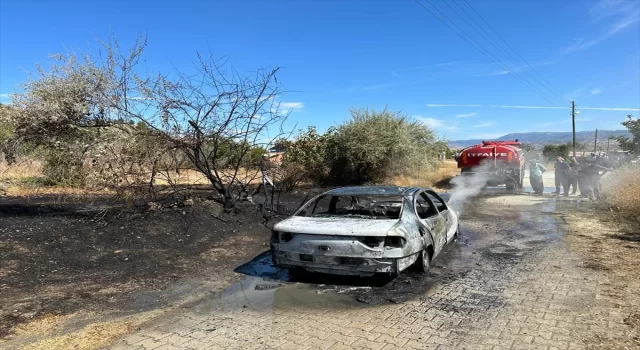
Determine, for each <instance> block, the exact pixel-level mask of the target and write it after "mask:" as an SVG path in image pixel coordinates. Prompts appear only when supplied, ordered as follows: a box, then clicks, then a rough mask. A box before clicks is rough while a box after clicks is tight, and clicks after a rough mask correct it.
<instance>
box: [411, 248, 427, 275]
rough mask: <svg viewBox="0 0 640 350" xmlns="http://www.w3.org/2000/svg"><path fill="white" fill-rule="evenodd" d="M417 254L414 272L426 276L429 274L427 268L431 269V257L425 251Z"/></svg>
mask: <svg viewBox="0 0 640 350" xmlns="http://www.w3.org/2000/svg"><path fill="white" fill-rule="evenodd" d="M418 254H419V256H418V260H416V265H415V266H416V270H417V271H418V272H420V273H422V274H427V273H428V272H429V268H430V267H431V256H430V255H429V252H428V251H427V250H426V249H425V250H423V251H421V252H420V253H418Z"/></svg>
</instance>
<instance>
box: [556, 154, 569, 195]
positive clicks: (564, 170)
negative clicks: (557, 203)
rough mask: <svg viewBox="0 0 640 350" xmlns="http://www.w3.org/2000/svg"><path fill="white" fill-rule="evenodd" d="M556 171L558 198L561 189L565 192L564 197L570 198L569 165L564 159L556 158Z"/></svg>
mask: <svg viewBox="0 0 640 350" xmlns="http://www.w3.org/2000/svg"><path fill="white" fill-rule="evenodd" d="M553 167H554V170H555V178H556V196H559V195H560V187H562V189H563V190H564V192H563V195H564V196H565V197H568V196H569V170H570V169H571V167H569V164H568V163H567V162H565V161H564V158H562V157H558V158H556V163H555V164H554V166H553Z"/></svg>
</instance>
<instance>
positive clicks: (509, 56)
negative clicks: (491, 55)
mask: <svg viewBox="0 0 640 350" xmlns="http://www.w3.org/2000/svg"><path fill="white" fill-rule="evenodd" d="M452 2H453V3H454V4H455V5H456V6H457V7H458V8H459V9H460V10H461V11H462V12H463V13H464V14H465V15H466V16H467V17H468V18H469V19H470V20H471V21H472V22H473V23H474V24H475V25H476V26H477V27H478V28H480V29H481V30H482V32H484V35H483V34H482V33H480V32H479V31H478V29H476V28H475V27H474V26H473V25H472V24H471V23H469V21H467V19H466V18H465V17H464V16H462V15H461V14H460V13H459V12H458V11H456V10H455V9H454V8H453V7H452V6H451V5H449V2H448V1H444V4H445V5H447V7H449V8H450V9H451V11H453V12H454V13H455V14H456V15H458V17H460V18H462V20H463V21H464V22H465V23H466V24H467V25H468V26H469V27H470V28H471V29H472V30H474V31H475V32H476V33H477V34H478V35H479V36H480V37H481V38H482V39H484V40H486V41H487V42H488V43H489V44H491V46H493V48H494V49H496V50H497V51H498V52H500V53H501V54H502V55H503V56H504V57H505V58H506V59H507V60H511V61H513V63H515V65H516V66H517V68H518V69H520V72H524V73H525V74H528V75H529V76H530V77H532V78H533V79H535V80H537V78H536V77H535V76H534V75H533V74H531V72H529V71H528V70H527V69H526V68H525V67H523V66H522V65H521V64H520V63H519V62H518V60H517V59H515V57H514V56H513V55H512V54H511V53H510V52H509V51H508V50H506V49H504V48H503V47H502V46H501V45H500V47H498V46H497V45H496V44H498V43H497V42H495V43H494V41H495V40H493V38H492V36H491V34H489V33H488V32H487V31H486V30H485V29H484V27H483V26H482V25H480V24H478V22H477V21H476V20H475V19H474V18H473V17H472V16H471V15H469V13H467V11H465V10H464V9H463V8H462V7H461V6H460V5H459V4H458V3H457V2H455V1H453V0H452ZM485 35H486V36H485ZM498 45H499V44H498ZM514 51H515V50H514ZM509 68H511V67H509ZM510 70H511V69H510ZM511 71H515V69H514V70H511ZM531 81H534V80H531ZM531 81H530V82H531ZM536 83H538V84H540V86H542V88H544V89H547V90H549V91H550V92H551V93H550V94H547V93H546V92H545V96H547V97H551V98H554V97H552V96H553V95H554V94H555V92H554V91H552V90H550V89H549V88H548V87H546V86H545V85H544V84H542V83H540V81H539V80H538V81H536ZM532 85H533V84H532ZM560 97H561V99H562V98H563V96H562V95H560Z"/></svg>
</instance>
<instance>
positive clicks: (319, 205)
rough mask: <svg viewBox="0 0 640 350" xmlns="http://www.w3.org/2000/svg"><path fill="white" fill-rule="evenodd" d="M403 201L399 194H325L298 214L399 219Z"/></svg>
mask: <svg viewBox="0 0 640 350" xmlns="http://www.w3.org/2000/svg"><path fill="white" fill-rule="evenodd" d="M402 203H403V197H402V196H398V195H325V196H320V197H318V198H317V199H316V200H315V201H313V202H311V203H309V204H307V205H306V206H305V207H304V208H303V209H302V210H301V211H300V212H299V213H298V214H297V216H308V217H344V218H363V219H399V218H400V213H401V212H402Z"/></svg>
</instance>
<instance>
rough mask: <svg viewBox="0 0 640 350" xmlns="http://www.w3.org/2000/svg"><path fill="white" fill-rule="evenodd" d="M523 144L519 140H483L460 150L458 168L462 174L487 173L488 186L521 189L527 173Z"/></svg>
mask: <svg viewBox="0 0 640 350" xmlns="http://www.w3.org/2000/svg"><path fill="white" fill-rule="evenodd" d="M521 145H522V143H520V142H519V141H518V140H514V141H482V143H481V144H479V145H474V146H471V147H467V148H465V149H463V150H462V151H461V152H460V154H459V155H458V157H457V162H458V168H460V169H461V171H462V175H474V174H483V175H486V176H487V186H500V185H506V186H507V189H509V190H514V189H521V188H522V187H523V185H522V184H523V179H524V173H525V160H524V154H523V152H522V150H521V149H520V147H519V146H521Z"/></svg>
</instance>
